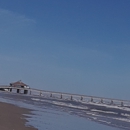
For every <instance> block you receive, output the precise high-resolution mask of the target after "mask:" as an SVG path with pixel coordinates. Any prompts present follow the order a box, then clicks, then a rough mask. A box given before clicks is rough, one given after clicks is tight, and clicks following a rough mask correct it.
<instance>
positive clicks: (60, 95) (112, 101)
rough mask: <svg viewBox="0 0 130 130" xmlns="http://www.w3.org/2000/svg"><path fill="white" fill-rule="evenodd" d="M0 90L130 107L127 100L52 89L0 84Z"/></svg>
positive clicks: (129, 102)
mask: <svg viewBox="0 0 130 130" xmlns="http://www.w3.org/2000/svg"><path fill="white" fill-rule="evenodd" d="M0 90H2V91H6V92H10V93H18V94H26V95H31V96H38V97H39V96H40V97H44V98H52V99H59V100H70V101H72V100H73V101H80V102H82V103H92V104H102V105H108V106H118V107H130V101H129V100H120V99H113V98H105V97H96V96H87V95H80V94H71V93H63V92H54V91H46V90H39V89H33V88H21V87H19V88H18V87H13V86H0Z"/></svg>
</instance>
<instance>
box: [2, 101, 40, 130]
mask: <svg viewBox="0 0 130 130" xmlns="http://www.w3.org/2000/svg"><path fill="white" fill-rule="evenodd" d="M29 113H30V110H28V109H24V108H20V107H17V106H15V105H12V104H7V103H3V102H0V130H38V129H35V128H33V127H27V126H25V123H26V121H27V120H26V119H25V116H24V115H23V114H29Z"/></svg>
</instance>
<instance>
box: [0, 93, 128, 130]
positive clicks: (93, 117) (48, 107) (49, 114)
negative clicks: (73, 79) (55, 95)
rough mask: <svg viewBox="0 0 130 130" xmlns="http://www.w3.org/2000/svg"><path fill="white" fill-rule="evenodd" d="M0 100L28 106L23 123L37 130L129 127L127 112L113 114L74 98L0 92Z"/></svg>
mask: <svg viewBox="0 0 130 130" xmlns="http://www.w3.org/2000/svg"><path fill="white" fill-rule="evenodd" d="M0 99H1V101H2V102H6V103H11V104H14V105H17V106H20V107H23V108H29V109H32V114H30V115H28V116H29V117H27V120H28V122H27V123H26V125H27V126H29V125H31V126H34V127H35V128H37V129H38V130H61V129H62V130H80V129H82V130H86V129H87V130H104V129H105V130H121V129H127V130H130V119H129V117H130V115H129V110H126V111H128V112H127V114H124V115H117V114H115V113H114V112H115V111H114V112H113V111H109V112H106V111H103V112H101V111H98V110H96V109H95V110H94V109H93V110H88V109H87V106H86V105H84V104H81V103H77V102H75V101H63V100H56V99H52V98H40V97H38V96H25V95H22V94H11V93H0Z"/></svg>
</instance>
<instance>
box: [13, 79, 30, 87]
mask: <svg viewBox="0 0 130 130" xmlns="http://www.w3.org/2000/svg"><path fill="white" fill-rule="evenodd" d="M10 86H14V87H15V86H28V85H27V84H25V83H23V82H22V81H21V80H19V81H17V82H14V83H10Z"/></svg>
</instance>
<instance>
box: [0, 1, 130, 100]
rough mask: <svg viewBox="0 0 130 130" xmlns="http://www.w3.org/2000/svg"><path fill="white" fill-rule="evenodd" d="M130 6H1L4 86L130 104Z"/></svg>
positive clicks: (0, 53) (102, 3) (74, 3)
mask: <svg viewBox="0 0 130 130" xmlns="http://www.w3.org/2000/svg"><path fill="white" fill-rule="evenodd" d="M129 6H130V0H98V1H97V0H64V1H63V0H4V1H0V84H9V83H10V82H15V81H18V80H22V81H23V82H24V83H26V84H28V85H29V86H30V87H32V88H37V89H42V90H50V91H60V92H69V93H78V94H85V95H94V96H100V97H109V98H120V99H130V94H129V92H130V8H129Z"/></svg>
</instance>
